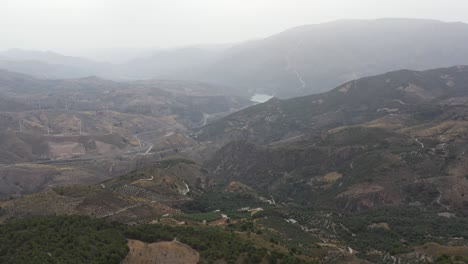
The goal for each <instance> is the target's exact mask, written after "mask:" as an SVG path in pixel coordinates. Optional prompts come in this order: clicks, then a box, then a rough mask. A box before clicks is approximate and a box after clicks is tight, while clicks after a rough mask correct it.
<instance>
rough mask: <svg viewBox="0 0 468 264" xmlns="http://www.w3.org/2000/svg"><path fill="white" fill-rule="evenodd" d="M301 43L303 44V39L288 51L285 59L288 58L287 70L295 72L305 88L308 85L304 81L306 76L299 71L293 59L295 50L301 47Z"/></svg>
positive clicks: (302, 87)
mask: <svg viewBox="0 0 468 264" xmlns="http://www.w3.org/2000/svg"><path fill="white" fill-rule="evenodd" d="M301 45H302V40H299V41H298V42H297V44H296V45H295V46H294V47H293V48H292V49H290V50H289V51H288V52H286V55H285V56H284V59H285V60H286V67H285V70H286V71H290V72H292V73H294V75H295V76H296V78H297V80H298V81H299V84H300V85H301V87H300V88H301V89H304V88H305V87H306V86H307V83H306V82H305V81H304V78H302V75H301V74H300V73H299V72H298V71H297V68H296V67H295V65H294V62H293V61H292V58H291V57H292V55H293V53H294V51H295V50H297V49H299V48H300V46H301Z"/></svg>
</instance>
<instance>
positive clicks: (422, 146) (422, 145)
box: [414, 138, 424, 148]
mask: <svg viewBox="0 0 468 264" xmlns="http://www.w3.org/2000/svg"><path fill="white" fill-rule="evenodd" d="M414 140H415V141H416V142H418V143H419V144H420V145H421V148H424V144H423V143H422V142H421V141H419V139H417V138H414Z"/></svg>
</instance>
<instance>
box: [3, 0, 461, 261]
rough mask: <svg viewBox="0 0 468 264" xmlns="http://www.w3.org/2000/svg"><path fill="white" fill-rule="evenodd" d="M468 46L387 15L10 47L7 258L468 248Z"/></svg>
mask: <svg viewBox="0 0 468 264" xmlns="http://www.w3.org/2000/svg"><path fill="white" fill-rule="evenodd" d="M0 5H1V4H0ZM467 47H468V24H465V23H446V22H440V21H436V20H420V19H377V20H339V21H334V22H329V23H324V24H313V25H304V26H299V27H295V28H292V29H289V30H286V31H284V32H281V33H278V34H276V35H272V36H270V37H267V38H264V39H256V40H251V41H247V42H243V43H237V44H225V45H197V46H188V47H182V48H174V49H165V50H157V51H154V52H153V53H151V54H147V55H145V56H141V57H139V58H134V59H131V60H128V61H126V62H123V63H108V62H99V61H93V60H91V59H84V58H79V57H71V56H65V55H62V54H58V53H55V52H51V51H45V52H42V51H34V50H29V51H28V50H21V49H11V50H8V51H5V52H2V53H0V231H1V232H0V242H1V243H0V262H1V263H3V262H5V263H106V264H107V263H115V264H118V263H154V262H158V263H159V262H161V263H177V264H178V263H180V264H182V263H184V264H185V263H194V264H195V263H238V264H251V263H262V264H263V263H265V264H266V263H272V264H302V263H311V264H312V263H313V264H315V263H324V264H341V263H352V264H361V263H362V264H369V263H379V264H397V263H398V264H412V263H422V264H429V263H435V264H459V263H468V217H467V216H468V153H467V150H468V66H466V65H468V48H467ZM142 52H143V51H142ZM259 98H260V99H261V98H263V99H265V100H267V101H266V102H258V101H262V100H260V99H259ZM257 99H258V100H257ZM255 100H257V101H255ZM11 245H15V246H14V247H13V246H11ZM57 245H59V246H57ZM60 245H63V246H60ZM78 259H79V260H78Z"/></svg>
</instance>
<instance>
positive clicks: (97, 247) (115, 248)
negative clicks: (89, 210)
mask: <svg viewBox="0 0 468 264" xmlns="http://www.w3.org/2000/svg"><path fill="white" fill-rule="evenodd" d="M121 229H122V225H121V224H118V223H106V222H105V221H103V220H99V219H92V218H88V217H83V216H60V217H58V216H57V217H47V218H45V217H41V218H30V219H25V220H15V221H12V222H10V223H7V224H4V225H0V263H23V264H26V263H96V264H97V263H116V264H117V263H120V262H121V261H122V260H123V259H124V258H125V256H126V255H127V252H128V247H127V241H126V239H125V237H124V235H123V232H122V231H121Z"/></svg>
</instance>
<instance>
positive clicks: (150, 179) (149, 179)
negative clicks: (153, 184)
mask: <svg viewBox="0 0 468 264" xmlns="http://www.w3.org/2000/svg"><path fill="white" fill-rule="evenodd" d="M153 179H154V176H153V175H151V178H148V179H139V180H138V181H136V182H134V184H135V183H139V182H142V181H152V180H153Z"/></svg>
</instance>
